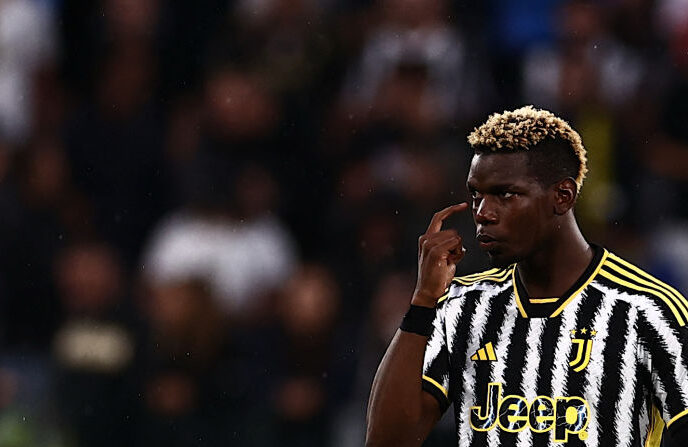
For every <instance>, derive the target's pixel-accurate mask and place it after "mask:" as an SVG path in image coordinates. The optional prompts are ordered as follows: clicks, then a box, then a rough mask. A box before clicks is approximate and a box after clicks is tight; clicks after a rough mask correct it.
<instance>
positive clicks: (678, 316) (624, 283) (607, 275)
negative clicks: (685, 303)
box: [600, 270, 686, 326]
mask: <svg viewBox="0 0 688 447" xmlns="http://www.w3.org/2000/svg"><path fill="white" fill-rule="evenodd" d="M600 275H601V276H604V277H605V278H607V279H609V280H611V281H614V282H615V283H618V284H621V285H622V286H626V287H629V288H631V289H634V290H637V291H639V292H648V293H651V294H653V295H655V296H656V297H659V298H660V299H661V300H662V301H664V303H666V305H667V306H669V309H671V312H673V314H674V316H675V317H676V320H677V321H678V324H679V325H681V326H685V325H686V323H685V321H684V320H683V318H682V317H681V314H679V312H678V310H676V307H675V306H674V303H672V302H671V300H670V299H669V298H667V297H666V296H665V295H664V294H662V293H659V292H657V291H656V290H654V289H648V288H647V287H641V286H638V285H636V284H632V283H630V282H628V281H624V280H623V279H621V278H619V277H617V276H614V275H612V274H611V273H609V272H607V271H605V270H602V271H601V272H600Z"/></svg>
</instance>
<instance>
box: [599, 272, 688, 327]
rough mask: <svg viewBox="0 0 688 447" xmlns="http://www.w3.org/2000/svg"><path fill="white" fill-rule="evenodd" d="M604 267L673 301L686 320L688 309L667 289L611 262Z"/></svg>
mask: <svg viewBox="0 0 688 447" xmlns="http://www.w3.org/2000/svg"><path fill="white" fill-rule="evenodd" d="M605 265H606V266H607V267H609V268H611V269H612V270H615V271H617V272H619V273H621V274H622V275H624V276H626V277H628V278H630V279H632V280H634V281H636V282H639V283H640V284H644V285H646V286H648V287H651V288H652V289H654V290H657V291H658V292H662V293H664V294H666V296H667V297H668V298H672V299H673V301H674V302H675V303H676V305H677V307H678V308H679V309H680V310H681V311H682V312H683V315H684V316H685V317H686V318H687V319H688V308H686V305H685V304H684V303H683V302H682V301H681V300H680V299H679V298H678V296H676V294H673V293H671V291H670V290H669V289H667V288H665V287H662V286H660V285H659V284H658V283H657V282H651V281H647V280H645V279H643V278H640V277H639V276H636V275H634V274H633V273H631V272H630V271H628V270H626V269H624V268H623V267H619V266H618V265H616V264H612V263H611V262H606V263H605ZM677 293H678V292H677ZM679 296H681V295H680V294H679ZM684 299H685V298H684Z"/></svg>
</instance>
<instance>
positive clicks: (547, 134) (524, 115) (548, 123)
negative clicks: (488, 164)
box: [468, 105, 588, 193]
mask: <svg viewBox="0 0 688 447" xmlns="http://www.w3.org/2000/svg"><path fill="white" fill-rule="evenodd" d="M545 140H551V141H556V140H563V141H565V142H567V143H568V146H569V147H570V148H571V150H572V151H573V153H574V155H575V156H576V158H577V159H578V173H577V175H576V178H575V181H576V185H577V189H578V192H579V193H580V190H581V187H582V186H583V179H584V178H585V174H586V173H587V172H588V167H587V161H588V159H587V156H586V151H585V147H583V141H582V140H581V137H580V135H579V134H578V132H576V131H575V130H573V128H572V127H571V126H570V125H569V123H567V122H566V121H564V120H563V119H561V118H559V117H558V116H556V115H555V114H553V113H552V112H550V111H547V110H542V109H536V108H534V107H533V106H532V105H528V106H525V107H521V108H520V109H516V110H513V111H504V112H503V113H495V114H492V115H490V117H489V118H488V119H487V121H485V123H483V124H482V125H481V126H480V127H477V128H475V129H474V130H473V132H471V133H470V134H469V135H468V143H469V144H470V145H471V147H472V148H473V149H474V150H483V151H492V152H507V151H527V150H529V149H532V148H533V147H535V146H536V145H538V144H539V143H541V142H543V141H545Z"/></svg>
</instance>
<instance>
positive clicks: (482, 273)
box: [457, 268, 501, 280]
mask: <svg viewBox="0 0 688 447" xmlns="http://www.w3.org/2000/svg"><path fill="white" fill-rule="evenodd" d="M500 270H501V269H499V268H494V269H490V270H485V271H484V272H478V273H471V274H470V275H463V276H458V277H457V278H461V279H465V280H468V279H471V278H475V277H478V276H485V275H492V274H493V273H497V272H498V271H500Z"/></svg>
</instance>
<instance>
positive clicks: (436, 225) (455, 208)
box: [425, 202, 468, 234]
mask: <svg viewBox="0 0 688 447" xmlns="http://www.w3.org/2000/svg"><path fill="white" fill-rule="evenodd" d="M467 208H468V203H466V202H462V203H458V204H456V205H452V206H448V207H446V208H445V209H443V210H442V211H438V212H436V213H435V215H434V216H432V220H431V221H430V225H428V229H427V231H426V232H425V234H432V233H437V232H438V231H440V230H441V229H442V222H444V219H446V218H447V217H449V216H451V215H452V214H454V213H458V212H461V211H464V210H466V209H467Z"/></svg>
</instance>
